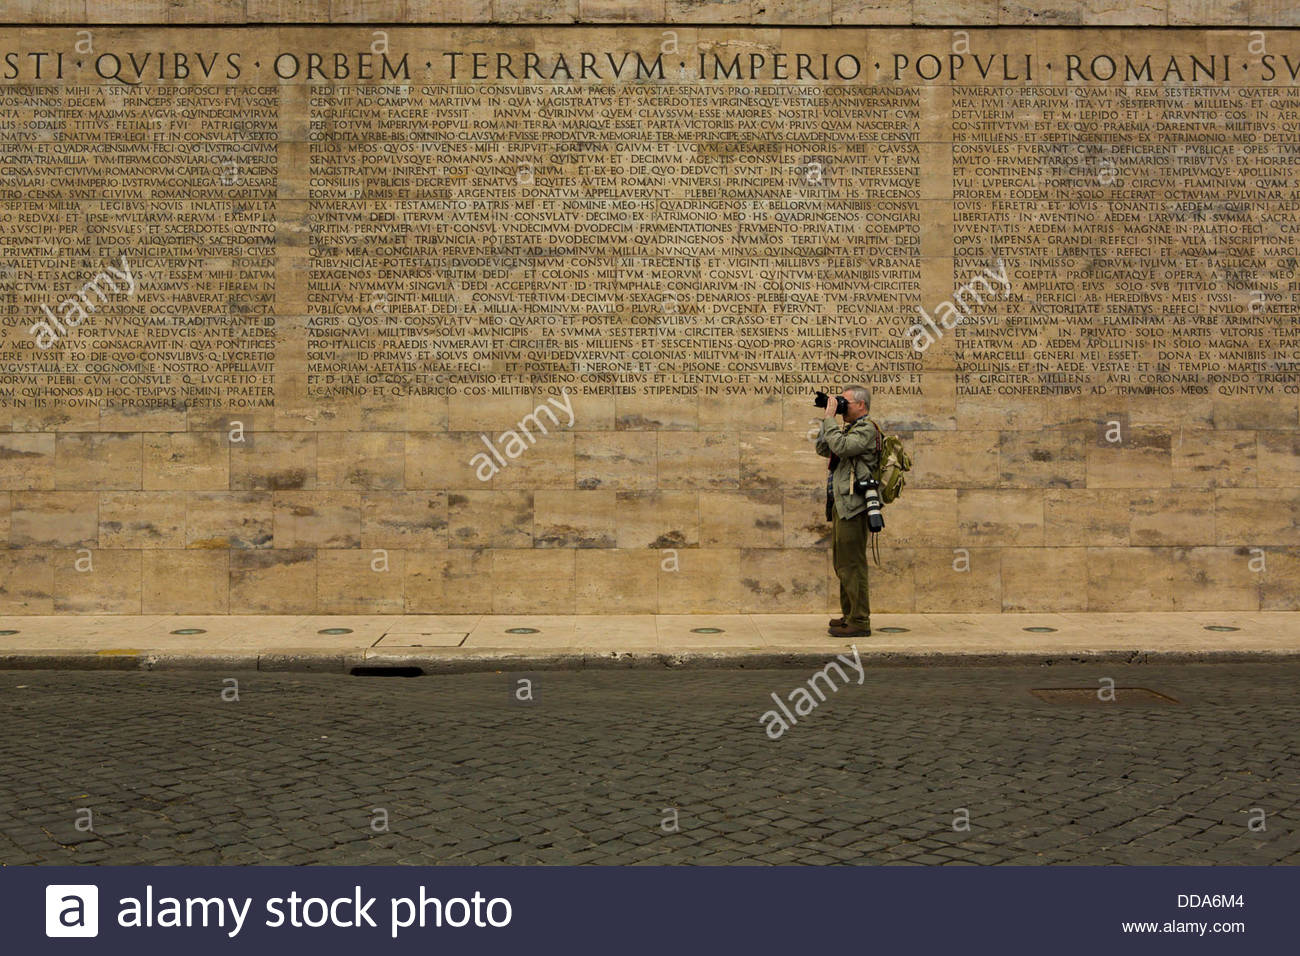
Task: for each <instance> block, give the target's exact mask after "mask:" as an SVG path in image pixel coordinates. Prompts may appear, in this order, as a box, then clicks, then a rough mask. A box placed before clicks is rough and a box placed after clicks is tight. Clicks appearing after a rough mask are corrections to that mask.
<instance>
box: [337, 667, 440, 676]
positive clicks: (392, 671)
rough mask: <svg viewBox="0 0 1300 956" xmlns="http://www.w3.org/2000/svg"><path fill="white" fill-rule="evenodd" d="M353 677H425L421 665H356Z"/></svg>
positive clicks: (353, 669)
mask: <svg viewBox="0 0 1300 956" xmlns="http://www.w3.org/2000/svg"><path fill="white" fill-rule="evenodd" d="M351 673H352V676H353V677H423V676H424V671H423V670H422V669H420V668H419V667H354V668H352V671H351Z"/></svg>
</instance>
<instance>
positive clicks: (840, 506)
mask: <svg viewBox="0 0 1300 956" xmlns="http://www.w3.org/2000/svg"><path fill="white" fill-rule="evenodd" d="M842 395H843V398H844V401H845V402H846V403H847V405H848V407H847V408H846V409H845V410H844V425H843V426H842V427H841V426H839V425H837V423H836V421H835V415H836V405H837V404H838V402H836V401H835V398H834V397H833V396H832V397H831V399H830V401H828V402H827V403H826V416H825V418H823V419H822V425H821V431H820V432H819V433H818V435H817V446H816V447H817V454H819V455H821V456H822V457H823V458H829V459H830V463H829V466H828V468H829V471H830V475H829V476H828V478H827V481H826V517H827V518H828V519H829V520H830V521H831V557H832V560H833V562H834V564H835V575H836V577H838V578H839V579H840V610H841V611H842V612H843V617H837V618H835V619H834V620H832V621H831V622H830V629H829V630H828V631H827V633H828V634H831V635H832V636H834V637H865V636H867V635H869V634H870V633H871V601H870V599H869V597H868V596H867V534H868V528H867V499H866V498H864V497H863V496H862V495H860V494H857V493H855V492H854V490H853V479H854V475H855V474H856V476H857V477H858V478H859V479H868V478H870V477H871V473H872V471H873V470H874V469H875V467H876V465H877V463H878V462H879V461H880V433H879V431H878V430H877V429H876V425H875V423H874V422H873V421H872V420H871V419H870V418H869V417H868V416H867V413H868V412H869V411H870V410H871V392H869V391H868V390H867V388H866V386H864V385H850V386H849V387H848V388H846V389H844V391H843V393H842Z"/></svg>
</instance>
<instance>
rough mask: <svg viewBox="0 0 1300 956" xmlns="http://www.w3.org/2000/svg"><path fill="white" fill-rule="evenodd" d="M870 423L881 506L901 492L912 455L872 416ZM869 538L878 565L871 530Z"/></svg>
mask: <svg viewBox="0 0 1300 956" xmlns="http://www.w3.org/2000/svg"><path fill="white" fill-rule="evenodd" d="M871 424H872V427H874V428H875V429H876V452H877V459H876V467H875V468H873V469H872V471H871V477H872V478H873V479H874V480H875V481H876V483H877V484H878V485H879V486H880V489H879V490H880V503H881V505H882V506H883V505H887V504H889V503H890V502H891V501H893V500H894V499H896V498H897V497H898V496H899V495H900V494H902V493H903V485H905V484H907V479H906V478H904V477H903V476H904V474H905V473H906V472H909V471H911V470H912V456H911V455H909V454H908V453H907V450H906V449H905V448H904V447H903V440H902V439H901V438H899V437H898V436H897V435H886V434H884V432H882V431H881V430H880V426H879V425H877V424H876V420H875V419H874V418H873V419H871ZM870 538H871V554H872V557H874V558H875V560H876V566H877V567H879V565H880V543H879V541H878V539H877V535H876V532H872V533H871V534H870Z"/></svg>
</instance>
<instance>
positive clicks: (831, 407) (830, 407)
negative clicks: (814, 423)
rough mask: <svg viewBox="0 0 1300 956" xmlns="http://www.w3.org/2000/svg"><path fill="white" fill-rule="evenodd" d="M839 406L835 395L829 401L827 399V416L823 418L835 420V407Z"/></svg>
mask: <svg viewBox="0 0 1300 956" xmlns="http://www.w3.org/2000/svg"><path fill="white" fill-rule="evenodd" d="M838 404H839V402H837V401H836V400H835V396H834V395H832V396H831V397H830V398H829V399H827V401H826V414H825V415H823V416H822V418H834V417H835V406H836V405H838Z"/></svg>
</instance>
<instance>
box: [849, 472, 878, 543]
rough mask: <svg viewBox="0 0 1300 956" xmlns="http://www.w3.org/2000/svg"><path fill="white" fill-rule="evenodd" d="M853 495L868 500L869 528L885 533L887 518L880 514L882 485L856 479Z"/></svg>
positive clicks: (869, 479)
mask: <svg viewBox="0 0 1300 956" xmlns="http://www.w3.org/2000/svg"><path fill="white" fill-rule="evenodd" d="M853 493H854V494H855V495H862V496H863V497H864V498H866V499H867V528H868V529H870V530H871V531H883V530H884V528H885V516H884V515H882V514H881V513H880V483H879V482H877V481H875V480H874V479H871V478H855V479H854V481H853Z"/></svg>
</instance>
